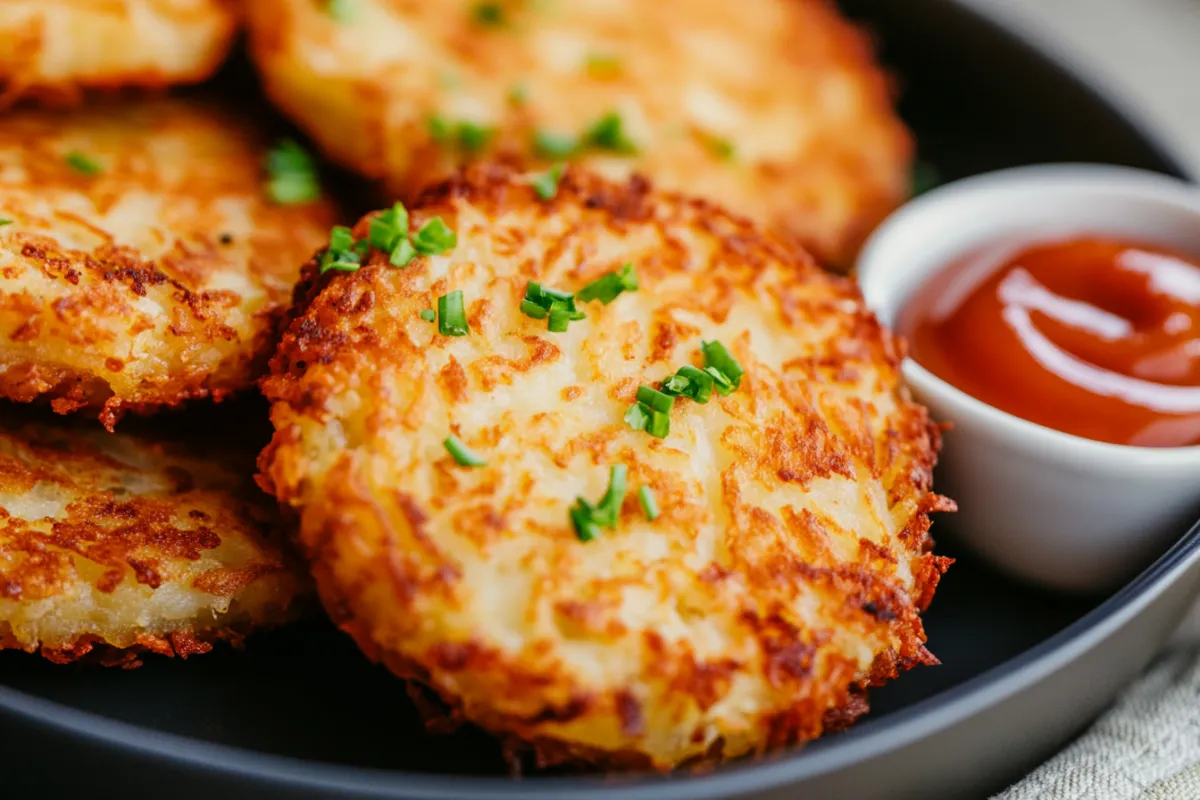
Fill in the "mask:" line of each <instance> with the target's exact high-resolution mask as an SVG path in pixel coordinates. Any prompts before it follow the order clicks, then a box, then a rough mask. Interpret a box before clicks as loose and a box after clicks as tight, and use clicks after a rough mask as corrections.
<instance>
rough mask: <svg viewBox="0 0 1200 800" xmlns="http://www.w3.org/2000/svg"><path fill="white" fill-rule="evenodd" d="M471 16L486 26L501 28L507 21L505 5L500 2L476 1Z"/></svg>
mask: <svg viewBox="0 0 1200 800" xmlns="http://www.w3.org/2000/svg"><path fill="white" fill-rule="evenodd" d="M471 18H472V19H474V20H475V22H476V23H478V24H479V25H482V26H484V27H488V28H499V27H501V26H503V25H504V23H505V18H504V6H502V5H500V4H499V3H476V4H475V8H474V9H472V11H471Z"/></svg>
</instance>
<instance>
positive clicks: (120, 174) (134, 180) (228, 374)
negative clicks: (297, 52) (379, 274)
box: [0, 100, 334, 430]
mask: <svg viewBox="0 0 1200 800" xmlns="http://www.w3.org/2000/svg"><path fill="white" fill-rule="evenodd" d="M267 152H268V146H267V143H265V142H263V141H261V139H260V134H259V132H258V131H257V129H256V128H255V127H254V126H253V125H250V124H248V123H246V122H245V121H242V120H238V119H235V118H231V117H226V116H223V115H222V114H220V113H219V112H217V111H216V110H214V109H212V108H211V107H209V106H206V105H203V104H200V103H195V102H183V101H169V100H162V101H151V102H142V103H119V104H113V105H104V104H98V105H94V106H88V107H87V108H85V109H78V110H75V109H72V110H66V111H39V110H29V111H19V112H15V113H10V114H8V115H7V116H6V117H5V118H4V124H3V125H0V397H5V398H8V399H11V400H16V401H20V402H30V401H33V400H36V399H38V398H42V397H44V398H48V399H51V400H52V401H53V405H54V408H55V410H57V411H59V412H60V413H67V412H70V411H75V410H78V409H86V410H87V411H89V412H92V413H96V414H98V415H99V416H100V419H101V420H102V421H103V422H104V424H105V425H106V426H108V427H109V429H110V430H111V429H112V426H113V425H115V424H116V422H117V420H118V419H119V417H120V416H121V414H122V413H124V412H125V411H127V410H135V411H151V410H154V409H156V408H159V407H161V406H173V405H177V404H179V403H181V402H183V401H185V400H188V399H192V398H202V397H211V398H214V399H216V400H220V399H222V398H223V397H225V396H227V395H228V394H229V393H231V392H234V391H236V390H238V389H243V388H246V387H248V386H251V385H252V384H253V382H254V380H255V379H256V378H257V377H258V376H259V374H260V373H261V371H262V370H263V369H264V368H265V365H266V360H267V358H268V357H269V354H270V349H271V347H272V346H273V336H274V334H275V332H276V327H277V322H278V319H279V317H280V316H281V314H282V313H283V312H284V311H285V309H286V308H287V306H288V305H289V303H290V300H291V292H292V288H293V286H294V284H295V283H296V280H297V279H298V277H299V271H300V267H299V265H300V264H302V263H303V262H304V261H305V260H306V259H307V258H308V257H309V255H310V254H311V253H312V251H313V250H314V249H315V248H316V247H318V246H319V245H320V243H321V242H322V241H323V240H324V239H326V238H327V236H328V230H329V225H330V224H331V223H332V221H333V218H334V210H333V208H332V206H331V204H330V203H329V202H328V201H325V200H321V199H317V200H315V201H313V202H303V203H294V204H288V205H281V204H278V203H276V202H273V201H272V199H271V198H270V197H269V196H268V191H267V182H268V178H267V174H266V172H265V170H264V157H265V156H266V154H267Z"/></svg>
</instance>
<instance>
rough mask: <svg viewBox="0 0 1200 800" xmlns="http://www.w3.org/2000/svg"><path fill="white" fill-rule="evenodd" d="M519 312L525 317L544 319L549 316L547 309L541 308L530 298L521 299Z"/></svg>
mask: <svg viewBox="0 0 1200 800" xmlns="http://www.w3.org/2000/svg"><path fill="white" fill-rule="evenodd" d="M521 313H522V314H524V315H525V316H527V317H533V318H534V319H545V318H546V317H548V316H550V312H549V311H547V310H546V309H544V308H542V307H541V306H539V305H538V304H537V303H535V302H533V301H532V300H522V301H521Z"/></svg>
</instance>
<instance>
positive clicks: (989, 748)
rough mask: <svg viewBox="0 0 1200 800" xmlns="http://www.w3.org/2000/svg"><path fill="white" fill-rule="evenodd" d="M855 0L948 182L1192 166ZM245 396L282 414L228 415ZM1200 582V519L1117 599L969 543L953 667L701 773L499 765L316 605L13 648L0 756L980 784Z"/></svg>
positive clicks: (1140, 654) (542, 783) (115, 773)
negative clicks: (1081, 593)
mask: <svg viewBox="0 0 1200 800" xmlns="http://www.w3.org/2000/svg"><path fill="white" fill-rule="evenodd" d="M844 5H845V6H846V8H847V10H848V11H849V12H850V13H852V14H854V15H855V16H857V17H859V18H860V19H862V20H863V21H864V22H865V23H867V24H868V25H869V26H870V27H871V28H872V29H873V30H874V31H875V32H876V34H877V35H878V37H879V39H880V41H881V44H882V45H883V48H884V54H885V55H884V57H885V59H886V60H887V61H888V63H889V64H890V65H892V66H893V67H894V68H895V70H896V71H897V73H898V74H899V75H900V76H901V80H902V87H903V91H904V98H905V99H904V103H903V107H902V108H903V112H904V114H905V117H906V119H907V120H908V121H909V123H910V124H911V125H912V127H913V129H914V130H915V132H916V135H917V137H918V140H919V142H920V146H921V152H922V157H923V158H924V159H925V160H926V161H928V162H930V163H932V164H934V165H935V166H936V167H937V169H938V171H939V172H940V174H941V176H942V178H943V179H944V180H950V179H954V178H958V177H963V176H966V175H970V174H974V173H977V172H981V171H986V170H990V169H996V168H1001V167H1008V166H1016V165H1020V164H1027V163H1037V162H1047V161H1097V162H1111V163H1117V164H1125V165H1130V166H1136V167H1141V168H1145V169H1154V170H1159V171H1163V172H1168V173H1171V174H1180V172H1181V170H1180V168H1179V167H1178V166H1177V165H1176V164H1175V163H1174V162H1173V161H1172V160H1171V158H1170V157H1169V156H1168V155H1166V154H1165V153H1164V151H1163V150H1162V149H1161V148H1160V147H1158V146H1157V145H1156V144H1155V143H1154V141H1153V138H1152V137H1151V136H1149V135H1147V134H1145V133H1144V132H1141V131H1139V126H1138V125H1137V123H1136V121H1135V120H1132V119H1130V118H1129V117H1128V116H1126V115H1123V114H1122V113H1121V112H1120V111H1118V110H1117V109H1116V108H1115V107H1114V106H1113V105H1111V104H1108V103H1106V102H1105V101H1104V100H1102V99H1101V98H1100V97H1099V96H1098V95H1097V94H1095V93H1094V92H1093V91H1092V90H1090V89H1088V88H1086V86H1085V85H1084V84H1083V83H1081V82H1079V81H1078V80H1076V79H1074V78H1072V77H1070V75H1069V74H1068V73H1067V72H1065V71H1063V69H1062V68H1060V67H1059V66H1056V64H1055V62H1054V61H1053V59H1051V58H1050V57H1048V56H1046V55H1041V54H1039V53H1038V52H1036V51H1035V50H1034V49H1032V48H1030V47H1029V46H1028V45H1026V44H1024V43H1023V42H1022V41H1021V39H1020V38H1019V37H1018V36H1017V35H1015V34H1013V33H1010V32H1006V31H1004V30H1002V29H1000V28H998V27H996V26H995V25H993V24H991V23H989V22H987V21H985V20H983V19H981V18H980V17H977V16H975V15H974V14H972V13H970V12H968V11H966V10H964V9H963V8H962V7H960V6H958V5H956V4H954V3H950V2H945V1H944V0H854V1H853V2H846V3H844ZM239 413H241V414H247V413H250V414H263V413H264V412H263V410H262V407H261V406H258V405H256V404H253V403H250V404H244V405H242V406H240V407H228V408H226V409H224V410H223V411H221V412H218V414H239ZM947 527H948V526H947V525H946V524H944V523H943V524H940V525H938V526H937V528H936V529H935V534H937V535H938V537H939V541H940V547H939V549H940V550H942V551H944V552H947V553H948V554H950V555H958V554H957V553H956V552H955V546H954V541H953V536H952V533H953V532H952V530H947ZM1181 533H1182V532H1181ZM1198 591H1200V531H1193V532H1192V533H1190V534H1188V535H1187V536H1186V537H1184V539H1183V540H1181V542H1180V543H1179V544H1178V545H1177V546H1176V547H1175V548H1174V549H1173V550H1172V551H1171V552H1170V553H1168V554H1167V555H1166V556H1164V557H1163V558H1162V559H1161V560H1160V561H1158V562H1157V563H1156V564H1155V565H1154V566H1153V567H1151V568H1150V569H1149V570H1148V571H1147V572H1146V573H1144V574H1143V575H1142V576H1141V577H1139V578H1138V579H1137V580H1135V581H1133V582H1132V583H1131V584H1129V585H1128V586H1127V587H1125V588H1124V589H1123V590H1121V591H1120V592H1118V593H1117V594H1116V595H1114V596H1113V597H1110V598H1107V599H1105V598H1095V597H1092V598H1080V597H1064V596H1059V595H1054V594H1050V593H1046V592H1042V591H1038V590H1034V589H1029V588H1027V587H1024V586H1021V585H1019V584H1016V583H1014V582H1012V581H1011V580H1010V579H1008V578H1005V577H1003V576H1001V575H998V574H996V573H994V572H992V571H991V570H990V569H988V568H987V567H986V566H984V565H982V564H980V563H978V562H977V561H974V560H972V559H970V558H968V557H963V558H962V559H961V560H960V561H959V563H958V564H956V565H955V566H954V567H953V568H952V569H951V570H950V572H949V573H948V575H947V576H946V578H945V580H944V582H943V584H942V588H941V589H940V590H939V592H938V595H937V598H936V599H935V601H934V604H933V608H932V609H931V610H930V612H929V614H928V615H927V629H928V631H929V637H930V643H929V644H930V649H931V650H932V651H933V652H934V653H935V654H937V655H938V656H939V657H940V658H941V659H942V661H943V665H942V666H940V667H934V668H923V669H918V670H916V671H914V672H910V673H909V674H907V675H905V676H903V677H902V678H901V679H900V680H898V681H896V682H894V683H893V684H892V685H890V686H888V687H886V688H884V689H881V690H879V691H876V692H874V693H872V697H871V704H872V712H871V713H870V715H869V716H868V717H867V718H866V719H865V720H864V721H862V722H860V724H859V725H858V726H856V727H855V728H854V729H852V730H851V731H850V732H848V733H845V734H842V735H839V736H833V737H829V738H827V739H824V740H822V741H820V742H818V743H816V744H814V745H811V746H810V747H808V748H807V749H805V750H803V751H799V752H793V753H785V754H780V755H778V756H776V757H774V758H773V759H771V760H770V761H769V762H768V763H765V764H761V763H760V764H747V765H739V766H735V767H731V768H728V769H724V770H720V771H718V772H717V773H716V774H714V775H710V776H707V777H702V778H686V777H677V778H667V779H641V778H632V779H623V780H614V779H601V778H533V779H526V780H523V781H520V782H517V781H513V780H511V779H508V778H504V777H496V775H498V774H499V770H500V769H501V762H500V759H499V758H498V754H497V752H496V750H495V748H494V746H493V745H491V743H490V742H489V741H488V740H487V739H486V738H485V737H483V736H481V735H478V734H472V733H469V732H468V733H462V734H459V735H456V736H454V737H450V738H443V739H431V738H429V737H427V736H426V735H425V734H424V733H423V732H422V729H421V727H420V725H419V723H418V722H417V720H416V718H415V717H414V715H413V714H412V712H411V711H410V709H409V706H408V703H407V701H406V698H405V695H404V692H403V689H402V688H401V686H400V685H399V682H398V681H396V680H394V679H392V678H391V677H390V676H389V675H388V674H387V673H386V672H385V671H384V670H383V669H382V668H380V667H376V666H373V665H371V664H368V663H367V662H366V661H365V660H364V659H363V658H362V657H361V656H360V655H359V654H358V653H357V651H356V650H355V648H354V647H353V645H352V644H351V643H350V642H349V640H348V639H346V637H344V636H342V635H341V634H340V633H338V632H337V631H335V630H333V629H332V628H331V627H330V626H329V625H328V624H327V623H325V622H323V621H320V620H313V621H311V622H308V623H304V624H302V625H299V626H296V627H294V628H291V629H288V630H284V631H279V632H276V633H272V634H267V635H264V636H261V637H259V638H256V639H254V640H252V642H251V643H250V647H249V648H248V650H247V651H246V652H245V653H236V652H230V651H227V650H226V651H221V652H217V653H214V654H212V655H210V656H206V657H203V658H198V659H194V660H192V661H190V662H182V661H166V660H151V661H148V662H147V665H146V666H145V667H144V668H142V669H140V670H137V671H134V672H123V671H119V670H107V671H97V670H92V669H86V668H83V667H76V666H69V667H58V666H53V665H49V664H46V663H43V662H42V661H41V660H39V659H36V658H32V657H28V656H25V655H24V654H20V653H3V654H0V752H3V753H4V754H5V758H4V763H5V765H6V767H8V769H6V777H5V785H6V788H9V789H12V788H14V787H15V788H16V789H17V791H18V795H19V796H20V795H21V793H22V790H28V791H32V790H34V789H35V788H36V790H37V791H38V792H39V793H43V792H45V791H46V790H47V789H63V790H68V789H76V790H86V791H89V792H92V793H94V792H95V791H96V788H97V787H101V786H103V787H113V786H116V785H120V786H121V787H122V789H123V793H126V794H132V795H134V796H136V795H138V794H139V792H140V791H145V792H149V791H162V790H164V789H165V788H166V787H170V788H169V791H170V793H171V795H172V796H174V797H201V796H204V797H211V796H212V795H213V793H214V792H220V793H222V794H223V796H225V797H241V796H255V797H261V796H263V793H264V792H266V793H267V795H268V796H271V797H282V796H295V797H335V796H336V797H395V798H414V799H415V798H513V799H514V800H515V798H518V797H531V796H533V797H540V798H551V797H556V798H572V799H574V798H580V797H611V798H616V797H621V798H622V799H623V800H635V799H636V798H645V799H646V800H651V799H654V800H685V799H686V800H693V799H698V798H704V797H751V796H753V797H764V798H766V797H780V798H782V797H788V798H803V797H855V798H869V797H876V796H878V797H888V798H903V797H939V798H941V797H954V796H966V797H979V796H982V795H983V794H985V793H987V792H990V791H993V790H995V789H998V788H1002V787H1003V786H1004V785H1005V783H1006V782H1008V781H1009V780H1011V779H1013V778H1015V777H1017V776H1019V775H1020V774H1021V773H1022V772H1023V770H1025V769H1027V768H1028V767H1029V766H1030V765H1032V764H1034V763H1036V762H1037V761H1038V760H1039V759H1040V758H1042V757H1044V756H1045V754H1046V753H1047V752H1050V751H1051V750H1053V748H1055V747H1056V746H1058V745H1059V744H1061V742H1062V741H1064V740H1065V739H1066V737H1068V736H1070V735H1071V734H1072V733H1074V732H1075V731H1077V730H1078V729H1079V728H1080V727H1081V726H1082V725H1084V724H1085V723H1086V722H1087V721H1088V720H1089V719H1090V718H1091V717H1092V716H1094V715H1095V714H1096V713H1097V712H1098V711H1099V710H1100V709H1101V708H1102V707H1103V706H1104V704H1105V703H1107V702H1108V701H1109V700H1110V699H1111V697H1112V696H1113V694H1114V693H1115V692H1116V691H1117V690H1118V689H1119V687H1120V686H1121V685H1122V684H1123V683H1125V682H1126V681H1128V680H1129V678H1130V677H1131V676H1132V675H1134V674H1136V672H1137V671H1138V670H1140V669H1141V668H1142V667H1143V666H1144V665H1145V664H1146V662H1147V661H1148V660H1149V659H1150V658H1151V657H1152V656H1153V654H1154V652H1155V651H1156V650H1157V649H1158V647H1160V646H1161V644H1162V642H1163V641H1164V640H1165V637H1166V636H1168V635H1169V633H1170V631H1171V630H1172V628H1173V627H1174V625H1175V623H1176V622H1177V621H1178V620H1179V618H1180V616H1181V615H1182V614H1183V612H1184V611H1185V610H1186V608H1187V607H1188V605H1189V604H1190V602H1191V601H1192V600H1193V599H1194V598H1195V596H1196V594H1197V592H1198ZM16 765H24V766H23V768H19V769H18V768H16ZM102 793H103V792H102Z"/></svg>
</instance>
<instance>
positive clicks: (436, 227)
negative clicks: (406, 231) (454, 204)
mask: <svg viewBox="0 0 1200 800" xmlns="http://www.w3.org/2000/svg"><path fill="white" fill-rule="evenodd" d="M457 244H458V236H457V235H456V234H455V233H454V231H452V230H451V229H450V227H449V226H448V225H446V223H445V222H443V221H442V218H441V217H434V218H433V219H431V220H429V221H428V222H426V223H425V224H424V225H422V226H421V229H420V230H419V231H417V232H416V233H414V234H413V235H412V246H413V248H414V249H416V251H417V252H418V253H421V254H423V255H427V256H440V255H442V254H443V253H445V252H447V251H449V250H453V249H454V248H455V246H456V245H457Z"/></svg>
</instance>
